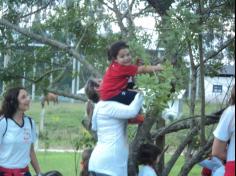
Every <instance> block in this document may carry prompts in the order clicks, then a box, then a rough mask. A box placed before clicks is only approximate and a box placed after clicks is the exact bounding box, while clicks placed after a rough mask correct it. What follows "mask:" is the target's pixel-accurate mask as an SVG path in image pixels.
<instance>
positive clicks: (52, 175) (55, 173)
mask: <svg viewBox="0 0 236 176" xmlns="http://www.w3.org/2000/svg"><path fill="white" fill-rule="evenodd" d="M43 176H63V175H62V174H61V173H60V172H58V171H49V172H47V173H45V174H43Z"/></svg>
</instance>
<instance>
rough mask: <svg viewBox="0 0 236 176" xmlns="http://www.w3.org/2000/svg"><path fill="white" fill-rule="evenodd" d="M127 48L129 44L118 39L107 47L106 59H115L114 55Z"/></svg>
mask: <svg viewBox="0 0 236 176" xmlns="http://www.w3.org/2000/svg"><path fill="white" fill-rule="evenodd" d="M125 48H129V45H127V43H126V42H124V41H118V42H115V43H113V44H112V45H111V47H110V48H109V49H108V53H107V55H108V60H109V61H112V60H116V57H117V55H118V53H119V51H120V50H121V49H125Z"/></svg>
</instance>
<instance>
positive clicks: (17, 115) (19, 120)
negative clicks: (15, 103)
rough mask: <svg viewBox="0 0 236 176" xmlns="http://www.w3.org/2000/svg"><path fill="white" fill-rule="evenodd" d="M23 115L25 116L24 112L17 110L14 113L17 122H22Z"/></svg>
mask: <svg viewBox="0 0 236 176" xmlns="http://www.w3.org/2000/svg"><path fill="white" fill-rule="evenodd" d="M23 116H24V112H21V111H17V112H16V113H15V114H14V115H13V119H14V120H15V121H16V122H17V123H19V124H22V120H23Z"/></svg>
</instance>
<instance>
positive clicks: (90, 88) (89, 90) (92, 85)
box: [85, 79, 99, 103]
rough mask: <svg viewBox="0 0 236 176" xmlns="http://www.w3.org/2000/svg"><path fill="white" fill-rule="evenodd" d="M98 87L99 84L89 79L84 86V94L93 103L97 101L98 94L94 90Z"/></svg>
mask: <svg viewBox="0 0 236 176" xmlns="http://www.w3.org/2000/svg"><path fill="white" fill-rule="evenodd" d="M98 87H99V84H98V83H97V82H96V81H95V80H94V79H89V80H88V81H87V83H86V86H85V94H86V95H87V97H88V99H90V100H92V101H93V102H94V103H97V102H98V101H99V94H98V92H97V90H96V89H97V88H98Z"/></svg>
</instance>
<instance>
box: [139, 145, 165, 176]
mask: <svg viewBox="0 0 236 176" xmlns="http://www.w3.org/2000/svg"><path fill="white" fill-rule="evenodd" d="M160 154H161V150H160V149H159V148H158V147H157V146H156V145H153V144H142V145H141V146H140V148H139V152H138V162H139V164H140V165H141V170H140V172H139V174H138V176H157V173H156V170H155V164H156V163H158V160H159V156H160Z"/></svg>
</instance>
